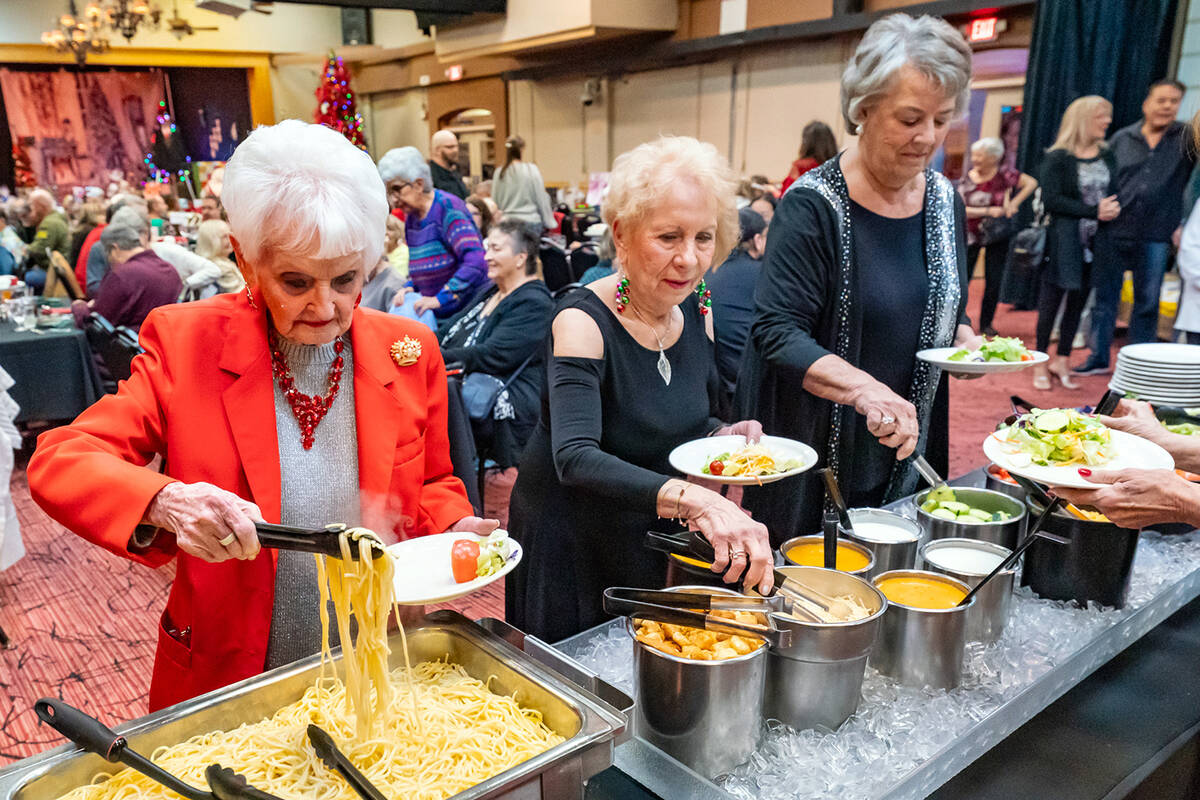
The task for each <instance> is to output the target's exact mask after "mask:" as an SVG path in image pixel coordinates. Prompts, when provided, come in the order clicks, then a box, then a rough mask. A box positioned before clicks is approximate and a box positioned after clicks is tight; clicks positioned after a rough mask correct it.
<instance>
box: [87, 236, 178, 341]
mask: <svg viewBox="0 0 1200 800" xmlns="http://www.w3.org/2000/svg"><path fill="white" fill-rule="evenodd" d="M142 242H143V239H142V232H141V231H139V230H138V229H136V228H133V227H130V226H128V225H115V224H114V225H109V226H108V227H106V228H105V229H104V233H102V234H100V241H99V243H98V245H97V246H98V247H101V248H103V250H104V253H105V255H106V256H107V257H108V264H109V270H108V273H107V274H106V275H105V276H104V280H102V281H101V282H100V289H99V290H98V291H97V292H96V297H95V299H94V300H91V301H90V302H87V303H85V302H83V301H82V300H76V301H75V302H74V303H72V304H71V311H72V312H73V313H74V315H75V322H76V324H78V325H79V326H80V327H83V325H84V323H85V322H86V321H87V317H88V315H89V314H91V313H96V314H100V315H101V316H103V317H104V318H105V319H107V320H108V321H109V322H111V323H112V324H113V326H114V327H116V326H118V325H125V326H126V327H129V328H132V329H133V330H135V331H136V330H138V329H139V328H141V326H142V322H143V321H144V320H145V319H146V315H147V314H149V313H150V312H151V311H152V310H153V309H155V308H158V307H159V306H165V305H169V304H170V303H174V302H177V301H178V300H179V295H180V294H181V293H182V292H183V280H182V279H181V278H180V277H179V272H178V271H176V269H175V268H174V267H172V266H171V265H170V264H168V263H167V262H166V261H164V260H162V259H161V258H159V257H158V256H156V255H155V254H154V251H153V250H151V249H149V248H147V247H146V246H145V245H143V243H142Z"/></svg>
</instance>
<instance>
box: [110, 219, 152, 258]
mask: <svg viewBox="0 0 1200 800" xmlns="http://www.w3.org/2000/svg"><path fill="white" fill-rule="evenodd" d="M141 246H142V234H141V232H140V231H139V230H138V229H137V228H134V227H133V226H132V225H111V224H110V225H105V226H104V232H103V233H101V234H100V247H101V248H102V249H103V251H104V255H106V256H107V255H109V254H110V253H112V251H113V248H119V249H121V250H134V249H136V248H138V247H141Z"/></svg>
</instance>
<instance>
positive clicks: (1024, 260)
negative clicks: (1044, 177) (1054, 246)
mask: <svg viewBox="0 0 1200 800" xmlns="http://www.w3.org/2000/svg"><path fill="white" fill-rule="evenodd" d="M1049 225H1050V217H1049V215H1048V214H1046V210H1045V208H1044V207H1043V206H1042V190H1041V189H1040V188H1039V189H1038V190H1037V191H1035V192H1034V194H1033V222H1032V223H1030V225H1029V226H1028V227H1027V228H1025V229H1024V230H1021V231H1019V232H1018V233H1017V235H1016V236H1014V237H1013V241H1012V246H1011V247H1010V248H1009V250H1008V265H1009V266H1010V267H1012V268H1013V269H1015V270H1023V271H1029V272H1033V271H1036V270H1038V269H1039V268H1040V267H1041V266H1042V263H1043V262H1044V261H1045V260H1046V229H1047V228H1048V227H1049Z"/></svg>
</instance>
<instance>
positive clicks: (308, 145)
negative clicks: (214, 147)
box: [221, 119, 388, 269]
mask: <svg viewBox="0 0 1200 800" xmlns="http://www.w3.org/2000/svg"><path fill="white" fill-rule="evenodd" d="M221 202H222V203H223V204H224V206H225V211H226V214H227V215H228V217H229V228H230V233H231V234H232V235H233V237H234V238H235V239H236V240H237V242H238V245H239V247H240V249H241V252H242V254H243V255H245V257H246V258H247V260H249V261H250V262H251V263H252V265H253V263H254V262H257V261H259V260H260V259H262V258H263V257H264V256H267V257H270V258H275V257H279V256H282V257H287V256H299V257H304V258H321V259H328V258H343V257H355V258H357V259H358V260H360V261H361V266H362V268H363V269H369V268H370V267H372V266H374V265H375V264H376V263H377V262H378V261H379V257H380V255H382V254H383V234H384V225H385V223H386V219H387V215H388V203H387V195H386V193H385V191H384V188H383V182H382V181H381V180H379V174H378V173H377V172H376V171H375V165H374V164H373V163H372V162H371V157H370V156H369V155H367V154H366V152H365V151H363V150H360V149H358V148H357V147H355V146H354V145H352V144H350V142H349V140H347V139H346V137H344V136H342V135H341V134H340V133H338V132H337V131H335V130H333V129H331V128H327V127H325V126H324V125H312V124H309V123H306V122H301V121H300V120H295V119H288V120H284V121H283V122H281V123H279V124H278V125H267V126H263V127H260V128H256V129H255V130H254V132H253V133H251V134H250V135H249V136H247V137H246V140H245V141H244V142H242V143H241V144H240V145H238V147H237V149H236V150H235V151H234V152H233V156H232V157H231V158H230V159H229V163H228V164H226V166H225V185H224V188H223V189H222V191H221Z"/></svg>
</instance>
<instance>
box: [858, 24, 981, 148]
mask: <svg viewBox="0 0 1200 800" xmlns="http://www.w3.org/2000/svg"><path fill="white" fill-rule="evenodd" d="M906 66H907V67H912V68H913V69H915V70H916V71H917V72H919V73H921V74H922V75H924V76H925V77H926V78H928V79H929V80H931V81H933V82H934V83H935V84H937V85H938V86H939V87H941V89H942V91H944V92H945V93H946V96H947V97H953V98H954V113H955V115H956V116H957V115H959V114H961V113H962V112H963V110H964V109H966V107H967V100H968V98H969V96H970V92H971V48H970V47H969V46H968V45H967V41H966V39H964V38H963V35H962V34H961V33H959V32H958V30H957V29H955V28H954V27H953V26H952V25H950V23H948V22H946V21H945V20H944V19H940V18H938V17H930V16H928V15H926V16H921V17H917V18H915V19H914V18H913V17H910V16H909V15H908V14H891V15H889V16H886V17H884V18H883V19H881V20H879V21H878V22H876V23H875V24H873V25H872V26H871V27H870V28H867V32H866V34H864V35H863V38H862V41H861V42H859V43H858V48H857V49H856V50H855V51H854V55H853V56H852V57H851V58H850V63H849V64H847V65H846V71H845V72H843V73H842V118H843V119H844V120H845V121H846V125H847V127H848V128H849V130H854V128H855V126H857V125H859V124H861V123H862V121H863V110H864V109H866V108H870V107H871V106H872V105H874V104H875V103H876V102H878V100H879V99H880V98H881V97H883V96H884V95H886V94H887V93H888V92H889V91H891V89H892V80H893V79H894V78H895V77H896V73H898V72H899V71H900V70H901V69H902V68H904V67H906Z"/></svg>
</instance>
